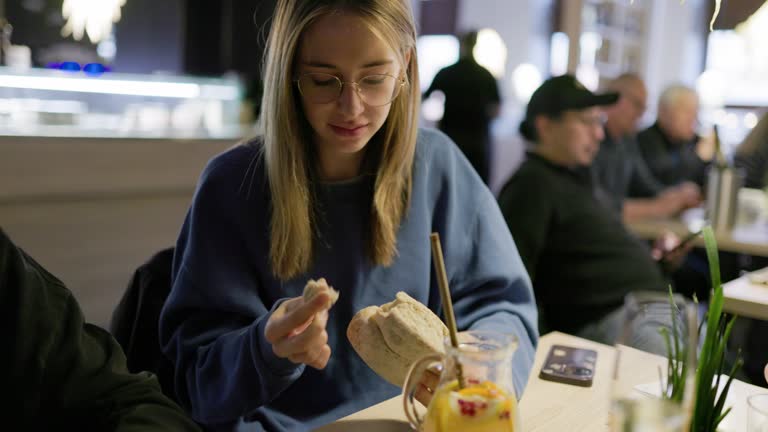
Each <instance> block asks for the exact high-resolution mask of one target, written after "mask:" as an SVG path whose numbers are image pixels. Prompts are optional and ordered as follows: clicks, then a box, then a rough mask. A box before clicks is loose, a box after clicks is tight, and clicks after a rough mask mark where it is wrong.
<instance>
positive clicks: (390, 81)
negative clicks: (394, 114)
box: [296, 72, 406, 107]
mask: <svg viewBox="0 0 768 432" xmlns="http://www.w3.org/2000/svg"><path fill="white" fill-rule="evenodd" d="M296 83H297V84H298V86H299V92H300V93H301V95H302V96H303V97H304V98H305V99H306V100H307V101H309V102H310V103H314V104H326V103H331V102H335V101H336V100H338V99H339V97H341V92H342V90H343V88H344V85H345V84H346V85H352V86H353V88H354V89H355V90H356V91H357V94H358V95H359V96H360V99H362V101H363V103H365V104H366V105H368V106H371V107H378V106H384V105H387V104H389V103H391V102H392V101H393V100H395V98H396V97H397V95H398V94H399V93H400V89H402V88H403V86H405V83H406V82H405V80H404V79H398V78H395V77H393V76H391V75H385V74H380V75H369V76H367V77H364V78H361V79H360V80H358V81H356V82H355V81H342V80H340V79H339V77H337V76H335V75H331V74H326V73H319V72H310V73H305V74H303V75H301V76H299V79H297V80H296Z"/></svg>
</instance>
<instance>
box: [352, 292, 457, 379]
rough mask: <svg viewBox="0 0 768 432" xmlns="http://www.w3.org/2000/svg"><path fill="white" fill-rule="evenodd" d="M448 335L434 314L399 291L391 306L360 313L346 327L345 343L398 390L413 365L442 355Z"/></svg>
mask: <svg viewBox="0 0 768 432" xmlns="http://www.w3.org/2000/svg"><path fill="white" fill-rule="evenodd" d="M447 335H448V328H447V327H446V326H445V324H443V322H442V321H441V320H440V318H438V316H437V315H435V314H434V312H432V311H431V310H430V309H429V308H428V307H426V306H424V305H423V304H421V303H419V302H418V301H416V300H414V299H413V298H412V297H411V296H409V295H408V294H406V293H404V292H402V291H401V292H398V293H397V295H396V297H395V300H394V301H392V302H390V303H386V304H384V305H382V306H381V307H379V306H368V307H366V308H364V309H362V310H361V311H360V312H358V313H357V314H355V316H354V317H353V318H352V321H351V322H350V323H349V327H347V339H349V342H350V343H351V344H352V347H353V348H354V349H355V351H357V354H358V355H360V357H361V358H362V359H363V361H365V363H366V364H367V365H368V366H369V367H370V368H371V369H373V370H374V372H376V373H377V374H379V375H380V376H381V377H382V378H384V379H385V380H387V381H389V382H390V383H392V384H394V385H396V386H399V387H402V386H403V383H404V382H405V376H406V374H407V373H408V368H410V366H411V364H412V363H413V362H415V361H416V360H418V359H419V358H421V357H423V356H425V355H428V354H443V353H444V352H445V348H444V347H443V341H444V339H445V337H446V336H447Z"/></svg>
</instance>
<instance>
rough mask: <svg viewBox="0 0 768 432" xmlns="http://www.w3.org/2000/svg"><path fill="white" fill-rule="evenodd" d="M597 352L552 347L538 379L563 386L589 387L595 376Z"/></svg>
mask: <svg viewBox="0 0 768 432" xmlns="http://www.w3.org/2000/svg"><path fill="white" fill-rule="evenodd" d="M596 362H597V351H594V350H590V349H584V348H574V347H569V346H564V345H553V346H552V348H550V350H549V354H548V355H547V358H546V360H544V365H543V366H542V367H541V372H540V373H539V378H541V379H544V380H548V381H555V382H559V383H563V384H572V385H577V386H581V387H591V386H592V378H593V377H594V376H595V363H596Z"/></svg>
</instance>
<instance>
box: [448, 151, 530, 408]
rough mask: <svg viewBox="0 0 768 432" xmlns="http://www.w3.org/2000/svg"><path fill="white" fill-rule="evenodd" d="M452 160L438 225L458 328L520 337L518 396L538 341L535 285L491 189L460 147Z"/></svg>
mask: <svg viewBox="0 0 768 432" xmlns="http://www.w3.org/2000/svg"><path fill="white" fill-rule="evenodd" d="M451 147H452V148H453V150H452V151H451V152H450V154H452V157H451V160H449V161H448V162H447V163H448V167H447V168H448V173H447V174H448V175H447V176H446V180H444V182H445V186H444V187H443V189H442V190H443V192H442V193H441V197H440V198H439V200H438V207H443V206H444V207H443V209H444V213H443V214H444V215H445V216H444V218H445V219H442V220H441V219H438V221H437V225H438V227H439V228H438V229H439V230H440V231H441V232H440V237H441V242H442V244H443V251H444V256H445V261H446V270H447V272H448V277H449V284H450V286H451V296H452V300H453V303H454V311H455V314H456V320H457V326H458V327H459V330H467V329H475V330H495V331H499V332H502V333H511V334H514V335H516V336H517V338H518V348H517V351H516V352H515V354H514V358H513V365H512V370H513V379H514V384H515V389H516V391H517V396H518V398H519V397H520V396H521V395H522V391H523V389H524V388H525V385H526V383H527V381H528V376H529V374H530V372H531V367H532V364H533V359H534V354H535V351H536V344H537V342H538V329H537V312H536V304H535V300H534V296H533V289H532V287H531V281H530V279H529V277H528V274H527V273H526V271H525V267H524V266H523V263H522V261H521V259H520V255H519V254H518V252H517V248H516V247H515V242H514V240H513V239H512V236H511V234H510V232H509V230H508V229H507V226H506V224H505V223H504V218H503V217H502V215H501V212H500V210H499V207H498V205H497V203H496V201H495V199H494V198H493V195H492V194H491V192H490V191H489V190H488V188H487V187H486V186H485V185H484V184H482V181H481V180H480V178H479V177H478V176H477V174H476V173H474V172H473V171H472V168H471V166H470V165H469V163H468V162H467V161H466V159H464V157H463V156H462V155H460V154H458V151H457V150H456V149H455V148H454V146H451Z"/></svg>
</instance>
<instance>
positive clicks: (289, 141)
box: [260, 0, 421, 280]
mask: <svg viewBox="0 0 768 432" xmlns="http://www.w3.org/2000/svg"><path fill="white" fill-rule="evenodd" d="M337 12H348V13H353V14H355V15H357V16H359V17H360V18H361V19H363V20H364V21H365V23H366V24H367V25H368V27H369V29H370V30H371V31H372V32H373V33H374V34H376V35H377V36H378V37H379V38H381V39H382V40H383V41H384V42H386V43H387V44H389V46H391V47H392V48H393V50H394V51H395V52H396V53H397V54H398V55H399V57H400V64H401V65H402V68H403V73H404V74H405V80H406V82H407V84H406V85H405V86H404V88H403V89H402V90H401V94H399V95H398V97H397V98H396V99H395V100H394V101H393V102H392V106H391V108H390V112H389V116H388V117H387V120H386V122H385V123H384V125H383V126H382V128H381V130H379V131H378V132H377V133H376V135H374V137H373V138H372V140H371V141H372V142H370V143H369V144H368V151H369V152H376V154H368V155H366V158H368V157H369V156H370V159H371V160H375V161H377V162H378V166H377V167H376V168H375V169H376V180H375V186H374V192H373V199H372V202H371V211H370V217H371V219H370V223H369V224H368V225H369V226H370V236H369V238H368V239H366V241H367V244H368V252H369V255H370V259H371V260H372V261H373V263H374V264H377V265H384V266H387V265H390V264H392V262H393V260H394V257H395V256H396V255H397V231H398V229H399V228H400V223H401V221H402V219H403V217H404V216H405V212H406V209H407V208H408V206H409V204H410V196H411V184H412V166H413V157H414V156H413V155H414V151H415V147H416V135H417V133H418V107H419V103H420V98H421V95H420V92H419V81H418V68H417V61H416V52H415V51H416V50H415V44H416V28H415V26H414V21H413V14H412V11H411V8H410V4H409V0H278V2H277V7H276V11H275V15H274V19H273V23H272V29H271V31H270V34H269V38H268V41H267V49H266V53H265V59H264V61H265V65H264V94H263V96H262V105H261V106H262V115H261V118H260V130H261V135H262V140H263V150H264V160H265V165H266V170H267V178H268V181H269V188H270V192H271V194H272V209H271V224H270V240H271V241H270V251H269V253H270V262H271V265H272V271H273V273H274V274H275V276H277V277H278V278H280V279H282V280H287V279H290V278H292V277H295V276H298V275H299V274H301V273H303V272H305V271H307V270H308V269H309V266H310V265H311V263H312V250H313V244H314V234H315V232H314V230H315V228H316V227H315V224H316V221H315V205H316V202H315V197H314V194H313V191H312V185H311V181H312V180H313V179H314V178H315V175H314V170H315V168H314V166H313V163H314V161H312V160H310V159H311V157H312V155H313V150H312V148H311V146H312V142H311V136H312V134H311V129H310V126H309V123H308V122H307V120H306V118H305V117H304V112H303V110H302V107H301V104H300V101H299V96H298V94H297V89H296V86H295V85H294V62H295V57H296V54H297V51H298V45H299V42H300V40H301V36H302V33H303V32H304V31H305V30H306V29H307V28H308V27H309V26H310V25H311V24H312V23H313V22H315V21H316V20H317V19H318V18H319V17H321V16H324V15H327V14H330V13H337ZM408 53H410V60H409V62H408V64H407V65H406V64H405V63H406V58H407V57H408ZM373 141H375V142H373Z"/></svg>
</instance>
